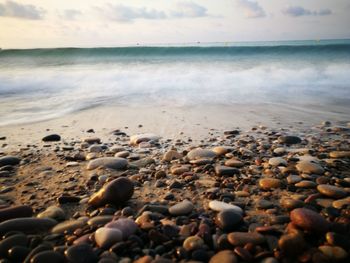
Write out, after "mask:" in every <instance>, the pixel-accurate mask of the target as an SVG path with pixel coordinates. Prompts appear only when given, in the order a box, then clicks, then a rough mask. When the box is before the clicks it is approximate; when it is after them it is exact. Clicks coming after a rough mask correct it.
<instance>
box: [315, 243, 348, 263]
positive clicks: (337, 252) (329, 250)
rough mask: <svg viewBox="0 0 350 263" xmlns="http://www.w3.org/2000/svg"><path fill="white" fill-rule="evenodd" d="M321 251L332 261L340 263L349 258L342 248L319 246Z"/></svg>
mask: <svg viewBox="0 0 350 263" xmlns="http://www.w3.org/2000/svg"><path fill="white" fill-rule="evenodd" d="M318 249H319V250H321V251H322V253H323V254H325V255H326V256H327V257H329V258H330V259H332V260H335V261H340V260H343V259H346V258H347V257H348V253H347V252H346V251H345V250H344V249H343V248H341V247H332V246H327V245H325V246H319V247H318Z"/></svg>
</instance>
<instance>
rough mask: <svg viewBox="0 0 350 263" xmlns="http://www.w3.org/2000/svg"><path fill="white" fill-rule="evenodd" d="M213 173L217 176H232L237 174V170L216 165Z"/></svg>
mask: <svg viewBox="0 0 350 263" xmlns="http://www.w3.org/2000/svg"><path fill="white" fill-rule="evenodd" d="M215 173H216V175H218V176H225V177H226V176H234V175H236V174H239V170H238V169H237V168H234V167H229V166H223V165H218V166H216V167H215Z"/></svg>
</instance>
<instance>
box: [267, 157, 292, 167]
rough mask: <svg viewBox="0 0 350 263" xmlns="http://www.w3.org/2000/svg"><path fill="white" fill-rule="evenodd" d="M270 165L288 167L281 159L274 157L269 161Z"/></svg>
mask: <svg viewBox="0 0 350 263" xmlns="http://www.w3.org/2000/svg"><path fill="white" fill-rule="evenodd" d="M269 165H271V166H287V165H288V163H287V161H286V160H284V159H283V158H281V157H273V158H270V159H269Z"/></svg>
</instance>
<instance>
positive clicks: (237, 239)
mask: <svg viewBox="0 0 350 263" xmlns="http://www.w3.org/2000/svg"><path fill="white" fill-rule="evenodd" d="M227 239H228V241H229V242H230V244H231V245H233V246H244V245H246V244H248V243H252V244H253V245H259V244H262V243H264V242H265V237H264V236H263V235H261V234H259V233H256V232H232V233H229V234H228V235H227Z"/></svg>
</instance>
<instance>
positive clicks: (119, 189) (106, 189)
mask: <svg viewBox="0 0 350 263" xmlns="http://www.w3.org/2000/svg"><path fill="white" fill-rule="evenodd" d="M133 193H134V183H133V182H132V181H131V180H130V179H128V178H126V177H119V178H117V179H115V180H113V181H111V182H109V183H107V184H106V185H104V186H103V187H102V188H101V189H100V190H99V191H98V192H97V193H95V194H93V195H92V196H91V198H90V199H89V202H88V203H89V204H90V205H92V206H97V207H98V206H102V205H105V204H108V203H110V204H116V205H120V204H122V203H125V202H126V201H128V200H129V199H130V198H131V196H132V195H133Z"/></svg>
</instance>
